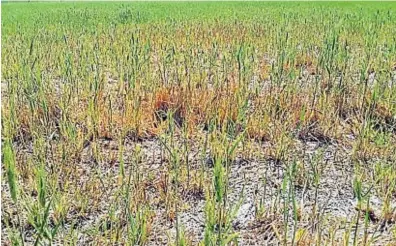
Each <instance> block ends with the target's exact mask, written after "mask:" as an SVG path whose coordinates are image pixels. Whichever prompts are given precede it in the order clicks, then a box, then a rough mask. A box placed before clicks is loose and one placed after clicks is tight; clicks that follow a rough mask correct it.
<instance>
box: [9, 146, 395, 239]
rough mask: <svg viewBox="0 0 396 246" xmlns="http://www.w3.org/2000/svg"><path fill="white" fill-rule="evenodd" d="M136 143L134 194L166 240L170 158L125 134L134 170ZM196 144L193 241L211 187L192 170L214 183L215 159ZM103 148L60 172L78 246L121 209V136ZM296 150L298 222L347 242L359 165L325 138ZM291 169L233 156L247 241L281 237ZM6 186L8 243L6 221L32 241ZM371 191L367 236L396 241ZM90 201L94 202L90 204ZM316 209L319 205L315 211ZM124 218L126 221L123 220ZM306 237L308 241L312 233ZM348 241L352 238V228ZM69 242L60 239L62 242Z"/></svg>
mask: <svg viewBox="0 0 396 246" xmlns="http://www.w3.org/2000/svg"><path fill="white" fill-rule="evenodd" d="M137 144H138V145H139V146H141V150H142V155H141V156H142V161H141V163H140V164H139V166H138V167H137V170H138V172H137V173H139V179H140V180H139V182H141V183H142V184H143V185H142V187H141V188H142V189H143V190H142V192H143V194H144V195H143V196H142V197H140V198H136V199H147V201H148V202H147V204H148V210H150V212H151V221H150V234H149V243H148V245H161V244H162V245H167V244H169V243H171V242H173V241H174V240H175V224H176V221H175V214H173V215H172V213H174V212H172V211H169V208H168V209H167V208H166V204H165V203H166V201H165V200H164V196H165V195H164V190H162V189H165V184H162V185H161V182H162V183H164V182H168V181H167V180H166V179H167V177H166V173H167V168H168V165H169V164H168V161H167V157H166V152H165V151H164V149H163V148H162V147H161V143H160V142H159V141H158V140H156V139H151V140H143V141H140V142H134V141H127V142H126V144H125V156H124V159H125V160H127V161H125V169H126V170H127V171H126V172H127V173H129V172H130V171H129V170H132V169H130V167H131V165H132V163H131V162H129V161H128V160H132V153H133V150H134V149H135V145H137ZM191 145H192V147H191V152H190V154H189V160H190V165H191V166H190V169H191V170H190V172H191V183H190V184H189V185H187V184H186V182H187V180H184V181H183V185H182V187H181V189H180V193H179V198H178V199H179V213H178V217H179V223H180V225H181V227H182V228H184V229H185V233H186V235H187V237H188V238H189V239H190V240H191V242H192V243H193V244H197V243H198V242H200V241H201V240H202V239H203V233H204V227H205V214H204V206H205V194H204V190H202V189H200V188H199V186H198V185H197V183H196V182H197V179H196V178H194V175H195V176H197V173H198V172H200V171H202V170H203V172H205V173H207V174H208V175H206V180H204V182H211V177H212V165H213V163H212V162H213V160H211V158H210V151H208V152H207V153H206V154H205V156H203V154H202V150H201V149H198V148H197V146H198V144H197V143H195V144H194V142H191ZM194 145H196V146H194ZM255 145H256V146H255V148H258V149H260V148H261V149H263V150H264V149H265V148H268V147H269V146H267V145H266V144H265V143H261V144H259V143H255ZM99 148H100V149H101V150H102V153H103V156H104V158H103V160H102V161H101V162H98V161H96V160H93V159H92V155H91V151H92V145H91V144H88V145H87V146H86V147H85V148H84V151H83V152H84V153H83V155H82V158H81V161H80V162H79V164H78V165H77V166H76V167H74V168H73V169H74V171H73V172H74V173H70V174H66V173H61V174H60V175H59V176H57V177H58V180H59V182H60V183H64V184H65V185H66V186H67V187H68V188H67V190H65V191H64V192H65V193H66V194H68V195H67V197H70V201H69V205H70V207H69V210H68V213H67V216H66V218H67V219H66V221H65V223H64V226H63V228H61V229H60V235H65V233H70V230H71V228H75V229H78V230H76V231H78V232H76V233H77V234H76V235H75V238H76V240H77V241H76V243H77V244H79V245H83V244H87V243H90V242H91V240H92V237H91V236H90V230H94V228H96V229H97V228H99V230H102V233H106V230H111V223H110V222H107V221H109V216H110V214H113V216H114V217H115V219H117V216H119V215H120V213H122V210H120V209H119V208H118V207H117V205H116V204H118V203H119V202H120V201H119V194H117V190H119V188H120V182H119V181H118V180H119V176H120V165H119V164H120V163H119V161H118V160H116V159H114V158H113V156H114V155H115V156H117V153H118V149H119V146H118V143H117V142H115V141H113V140H105V139H104V140H99ZM295 149H296V150H297V151H296V150H294V151H293V156H295V157H296V158H295V159H296V160H304V162H303V163H301V161H300V162H299V163H298V165H297V166H298V168H299V170H298V175H297V178H296V179H295V181H294V182H295V185H294V187H295V196H296V203H297V205H298V209H299V215H298V224H297V226H298V228H300V229H305V230H306V233H307V235H309V233H312V235H316V234H315V231H317V230H321V231H322V233H321V234H322V236H323V238H324V239H326V240H330V238H331V237H332V235H329V233H335V235H333V236H334V239H333V240H335V242H337V243H336V244H341V242H342V240H344V239H343V237H344V236H345V235H344V234H345V231H346V229H349V230H351V231H352V232H354V227H355V223H356V216H357V210H356V200H355V197H354V192H353V189H352V182H353V178H354V164H353V162H352V160H351V158H350V157H349V156H348V155H347V153H348V151H349V150H342V148H340V147H339V146H337V145H336V144H328V145H324V144H323V143H320V142H305V143H303V142H300V141H298V142H297V143H296V148H295ZM18 152H19V153H21V152H24V153H25V154H26V153H29V152H30V150H29V149H27V148H24V149H18ZM318 153H322V154H318ZM28 155H29V154H28ZM315 156H319V157H320V158H321V159H320V160H319V161H318V162H317V163H319V164H318V165H319V166H318V167H317V168H318V170H320V173H321V175H320V176H321V177H320V181H319V185H318V186H317V190H316V188H315V187H316V186H315V185H314V184H313V183H312V182H309V180H310V178H311V176H312V166H311V164H310V163H312V162H313V161H312V160H313V159H314V158H317V157H315ZM112 158H113V159H112ZM111 160H112V161H111ZM369 165H371V164H370V163H367V166H369ZM49 166H51V165H49ZM286 168H287V164H286V163H283V162H281V161H279V160H278V161H277V160H273V159H269V158H265V157H264V156H263V157H261V158H260V157H258V156H255V155H254V154H252V155H251V156H250V157H249V156H247V155H242V154H240V155H238V156H237V158H236V160H235V161H234V162H233V163H232V165H231V167H230V174H229V193H228V203H229V206H230V207H235V206H237V204H238V206H237V208H238V211H237V213H236V215H235V218H234V220H233V229H234V231H235V232H237V233H238V234H239V239H238V240H239V242H240V244H241V245H263V244H266V245H267V244H268V245H270V244H277V243H279V239H280V236H281V237H282V238H283V235H284V233H285V232H284V228H283V226H282V225H284V224H285V223H283V221H284V220H285V218H284V214H283V213H282V212H281V209H282V207H283V202H282V200H283V199H284V198H285V197H282V196H283V195H284V194H282V192H281V190H282V182H283V181H284V177H285V175H286V172H287V169H286ZM48 171H49V173H51V174H50V175H55V174H56V172H57V170H56V167H55V170H52V171H51V170H48ZM68 175H70V176H68ZM74 175H79V178H78V179H77V178H76V177H75V176H74ZM134 178H137V177H134ZM194 182H195V183H194ZM27 183H28V182H27ZM27 183H24V186H22V189H23V191H24V192H25V193H26V194H29V192H30V195H31V199H32V200H34V199H35V196H37V194H35V192H34V189H33V188H32V187H29V186H27V185H26V184H27ZM21 185H22V183H21ZM61 187H62V186H61ZM191 187H193V188H191ZM2 190H3V192H2V201H3V203H2V224H3V227H2V234H3V237H2V244H3V245H6V244H8V242H9V238H8V237H7V235H8V232H7V226H5V223H7V224H9V226H11V227H16V228H21V229H22V230H23V232H24V235H25V237H26V238H25V241H26V242H27V243H28V244H30V243H33V242H34V239H33V238H32V235H33V230H34V229H33V227H32V226H30V225H29V223H28V222H27V221H26V215H25V214H22V215H20V217H21V221H20V222H18V221H17V217H16V216H15V215H16V213H17V212H16V210H15V207H14V206H13V205H12V202H11V201H10V197H9V191H8V187H7V184H6V180H5V179H3V182H2ZM316 192H317V194H316ZM371 193H372V195H371V198H370V207H371V209H372V212H371V213H370V219H369V224H368V227H367V231H368V235H369V236H368V238H369V240H370V239H371V238H375V241H374V242H373V245H384V244H386V243H390V244H391V245H392V243H394V242H395V241H394V235H393V236H392V234H391V233H392V232H391V230H392V228H394V222H395V221H394V219H391V220H388V221H385V220H384V219H382V218H381V207H382V206H383V201H382V200H381V198H380V197H378V196H377V195H376V193H375V192H372V191H371ZM76 194H81V195H83V196H84V194H86V196H87V200H86V201H87V204H85V209H81V207H83V205H82V204H78V203H76V202H75V201H76V200H74V199H73V197H75V195H76ZM315 194H316V195H315ZM92 201H96V202H95V203H92ZM260 203H261V205H260ZM395 204H396V203H395V198H394V199H393V201H392V206H393V207H394V208H395ZM288 206H290V204H289V205H288ZM314 209H315V211H313V210H314ZM259 210H260V211H259ZM291 213H292V210H291V209H290V212H289V214H290V216H289V218H288V220H289V223H287V224H288V228H287V231H288V233H289V234H288V236H286V237H287V240H288V241H289V242H290V240H291V236H290V235H291V232H292V231H293V228H294V226H296V225H294V222H293V220H292V215H291ZM19 223H20V224H19ZM351 223H352V224H351ZM363 223H364V222H363V220H362V219H361V220H360V225H359V230H358V233H363V230H364V226H363ZM119 224H121V225H122V226H124V227H125V226H127V223H125V222H124V223H122V222H121V223H119ZM103 225H105V226H103ZM96 229H95V230H96ZM393 230H394V229H393ZM277 234H278V235H277ZM123 236H125V235H123ZM61 238H62V237H61ZM360 238H362V237H360ZM305 240H306V242H308V243H309V239H308V236H307V238H306V239H305ZM349 240H350V242H351V243H352V240H353V235H351V236H350V239H349ZM64 243H65V242H62V241H59V244H64ZM101 243H105V242H98V244H101ZM107 243H108V242H107Z"/></svg>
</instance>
